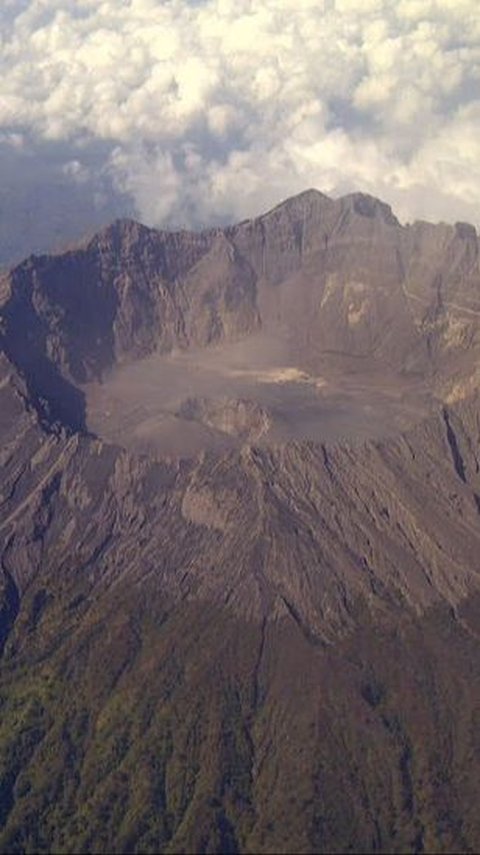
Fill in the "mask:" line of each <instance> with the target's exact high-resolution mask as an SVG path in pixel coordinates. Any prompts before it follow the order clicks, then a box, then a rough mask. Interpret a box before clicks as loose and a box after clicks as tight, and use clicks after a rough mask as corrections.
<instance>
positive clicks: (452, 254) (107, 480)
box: [0, 191, 480, 852]
mask: <svg viewBox="0 0 480 855" xmlns="http://www.w3.org/2000/svg"><path fill="white" fill-rule="evenodd" d="M479 322H480V268H479V240H478V237H477V234H476V232H475V229H474V228H473V227H472V226H469V225H467V224H463V223H457V224H456V225H455V226H449V225H445V224H440V225H431V224H428V223H423V222H417V223H414V224H413V225H408V226H403V225H401V224H400V223H399V222H398V220H397V219H396V218H395V216H394V214H393V213H392V211H391V209H390V208H389V207H388V206H387V205H385V204H384V203H382V202H380V201H378V200H376V199H374V198H372V197H370V196H366V195H363V194H353V195H350V196H346V197H344V198H341V199H338V200H333V199H329V198H328V197H326V196H324V195H323V194H321V193H319V192H317V191H307V192H305V193H303V194H301V195H300V196H298V197H296V198H293V199H290V200H288V201H287V202H285V203H283V204H282V205H279V206H278V207H277V208H275V209H274V210H273V211H270V212H269V213H267V214H265V215H264V216H261V217H259V218H257V219H254V220H248V221H246V222H243V223H240V224H238V225H236V226H232V227H228V228H225V229H213V230H209V231H205V232H201V233H189V232H177V233H168V232H161V231H156V230H152V229H148V228H146V227H144V226H141V225H139V224H138V223H135V222H132V221H118V222H116V223H114V224H113V225H112V226H110V227H108V228H107V229H105V230H103V231H102V232H100V233H99V234H97V235H96V236H95V237H94V238H93V239H91V240H89V241H88V242H85V243H84V244H82V245H79V246H78V247H77V248H75V249H72V250H69V251H68V252H65V253H63V254H60V255H55V256H49V255H44V256H32V257H30V258H29V259H27V260H26V261H25V262H23V263H22V264H20V265H19V266H17V267H15V268H14V269H13V270H11V271H10V272H9V273H7V274H5V275H4V276H3V278H2V279H1V280H0V346H1V356H0V438H1V445H0V455H1V465H2V479H1V483H0V490H1V494H0V533H1V534H0V557H1V574H2V582H1V588H0V704H1V707H0V708H1V718H0V849H1V850H2V851H8V852H42V851H45V852H50V851H55V852H67V851H68V852H70V851H75V852H89V851H112V852H150V851H151V852H156V851H162V852H184V851H194V852H292V851H294V852H313V851H316V852H317V851H319V852H327V851H328V852H331V851H336V852H345V851H358V852H364V851H372V852H375V851H376V852H380V851H385V850H388V851H392V852H403V851H415V852H422V851H437V852H448V851H451V850H452V849H453V850H456V851H458V850H462V851H471V852H474V851H476V850H477V849H478V847H479V845H480V820H479V816H478V810H477V808H478V799H479V796H480V786H479V784H478V781H479V780H480V776H479V772H480V736H479V717H478V716H479V713H478V711H479V709H480V669H479V667H478V657H479V648H480V644H479V641H480V638H479V632H478V620H479V617H480V596H479V594H480V571H479V566H478V556H479V554H480V518H479V513H480V404H479V400H478V397H477V394H476V389H477V383H478V375H479V367H478V366H479V355H480V352H479V351H480V323H479Z"/></svg>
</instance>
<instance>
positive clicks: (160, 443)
mask: <svg viewBox="0 0 480 855" xmlns="http://www.w3.org/2000/svg"><path fill="white" fill-rule="evenodd" d="M362 368H363V370H362V371H361V372H360V371H359V362H358V360H354V359H351V360H345V359H343V360H341V361H337V363H335V362H332V360H330V361H329V363H328V365H327V364H325V371H323V372H322V374H320V373H317V372H315V371H313V370H311V368H309V366H308V365H306V364H303V363H302V362H301V361H299V360H298V358H296V355H295V353H294V352H293V351H292V350H291V349H290V348H289V346H288V343H287V342H286V341H285V340H283V339H282V338H281V337H279V336H277V337H273V336H268V335H266V334H263V335H259V334H256V335H253V336H250V337H247V338H246V339H243V340H242V341H240V342H236V343H234V344H221V345H217V346H215V347H210V348H205V349H196V350H189V351H180V350H178V351H175V352H173V353H171V354H168V355H165V354H159V353H155V354H154V355H152V356H150V357H148V358H146V359H143V360H141V361H138V362H135V363H133V364H129V365H123V366H119V367H117V368H115V370H114V371H113V372H112V373H111V374H110V375H109V376H108V377H106V378H105V379H104V380H103V381H102V382H95V383H91V384H89V385H87V386H86V387H84V391H85V394H86V402H87V422H88V427H89V429H90V430H91V431H93V432H94V433H96V434H98V435H100V436H102V437H104V438H105V439H107V440H109V441H111V442H115V443H117V444H119V445H122V446H124V447H126V448H128V449H130V450H133V451H137V452H141V453H154V454H156V455H157V454H160V455H170V456H171V455H173V456H190V455H194V454H197V453H199V452H201V451H203V450H208V449H217V450H219V449H220V450H222V449H228V448H232V447H235V446H239V445H242V444H245V443H250V444H257V445H268V444H277V443H283V442H289V441H293V440H295V441H297V440H303V439H307V440H312V441H320V442H336V441H341V440H343V441H348V442H363V441H364V440H366V439H368V438H371V437H381V436H385V435H388V434H392V433H396V432H399V431H402V430H404V429H407V428H408V427H410V426H411V425H412V424H413V423H415V422H416V421H419V420H421V419H422V418H423V417H425V416H426V415H427V414H428V412H429V410H430V409H431V407H432V399H431V395H430V394H429V393H428V390H427V389H426V386H425V385H424V383H423V382H422V380H421V379H419V378H418V377H406V376H403V375H399V374H393V373H392V372H389V371H388V370H387V369H385V368H382V369H380V368H379V367H378V365H377V366H376V367H374V366H371V365H369V366H362Z"/></svg>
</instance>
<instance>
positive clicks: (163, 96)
mask: <svg viewBox="0 0 480 855" xmlns="http://www.w3.org/2000/svg"><path fill="white" fill-rule="evenodd" d="M0 35H1V41H0V79H1V80H2V85H1V88H0V144H1V145H3V146H7V147H9V148H10V150H11V151H16V152H18V153H19V152H21V151H22V150H23V152H25V151H34V150H35V149H36V148H38V147H39V146H40V147H41V148H42V151H44V152H45V151H46V150H47V149H49V148H50V149H51V151H52V152H56V154H55V156H54V159H55V164H56V168H57V171H58V173H59V174H61V175H62V176H63V179H62V180H64V181H65V182H67V183H68V182H71V184H72V186H73V185H75V186H76V187H77V188H78V186H79V185H82V182H83V185H84V186H86V185H88V186H89V187H95V186H97V185H98V187H101V186H105V185H106V184H109V186H112V187H113V190H112V192H113V193H116V194H118V195H119V198H120V195H121V197H122V198H123V199H125V197H130V198H131V199H132V200H133V205H134V207H135V209H136V212H137V214H138V216H139V217H140V218H142V219H143V220H144V221H146V222H148V223H151V224H156V225H188V226H199V225H202V224H205V225H208V224H211V223H217V222H225V221H231V220H235V219H238V218H242V217H245V216H250V215H252V214H256V213H259V212H260V211H262V210H264V209H266V208H268V207H269V206H271V205H272V204H274V203H276V202H278V201H280V200H281V199H283V198H285V197H287V196H288V195H290V194H293V193H295V192H299V191H301V190H303V189H305V188H307V187H317V188H318V189H321V190H323V191H324V192H326V193H331V194H332V195H338V194H340V193H342V192H348V191H350V190H354V189H355V190H363V191H365V192H370V193H372V194H374V195H377V196H380V197H381V198H383V199H384V200H386V201H388V202H390V203H391V204H393V206H394V208H395V210H396V212H397V214H398V215H399V216H400V218H402V219H404V220H405V219H414V218H421V217H424V218H429V219H433V220H438V219H446V220H455V219H465V220H469V221H471V222H475V223H477V224H478V223H480V97H479V93H480V16H479V15H478V0H323V2H322V0H261V2H254V0H196V2H187V0H3V3H2V9H1V11H0ZM92 152H95V153H96V154H95V156H93V155H92ZM52 157H53V155H52ZM99 192H100V191H99ZM109 210H110V208H109Z"/></svg>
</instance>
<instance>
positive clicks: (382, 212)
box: [339, 193, 400, 226]
mask: <svg viewBox="0 0 480 855" xmlns="http://www.w3.org/2000/svg"><path fill="white" fill-rule="evenodd" d="M339 202H340V204H341V205H342V207H343V208H345V209H350V210H351V211H353V212H354V213H355V214H358V215H359V216H361V217H368V218H369V219H378V220H382V221H383V222H384V223H387V225H390V226H398V225H400V223H399V221H398V220H397V218H396V216H395V214H394V213H393V211H392V209H391V207H390V205H387V203H386V202H382V201H381V199H377V198H376V196H371V195H370V194H369V193H348V194H347V195H346V196H342V197H341V198H340V199H339Z"/></svg>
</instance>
